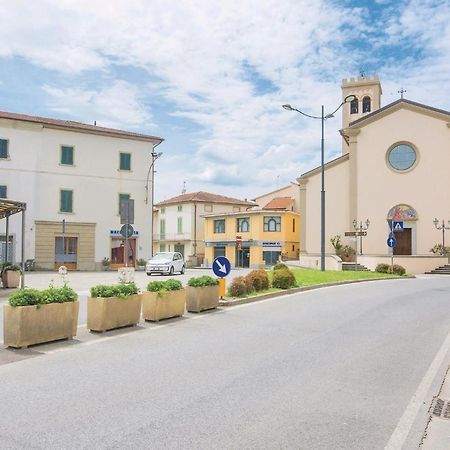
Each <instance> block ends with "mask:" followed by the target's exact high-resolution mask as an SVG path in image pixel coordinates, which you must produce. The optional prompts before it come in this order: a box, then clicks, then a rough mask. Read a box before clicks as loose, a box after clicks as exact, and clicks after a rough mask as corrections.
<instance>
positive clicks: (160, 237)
mask: <svg viewBox="0 0 450 450" xmlns="http://www.w3.org/2000/svg"><path fill="white" fill-rule="evenodd" d="M191 239H192V238H191V233H164V234H154V235H153V240H154V241H190V240H191Z"/></svg>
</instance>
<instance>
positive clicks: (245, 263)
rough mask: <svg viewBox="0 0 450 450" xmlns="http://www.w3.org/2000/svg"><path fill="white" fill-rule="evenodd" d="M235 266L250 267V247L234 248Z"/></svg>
mask: <svg viewBox="0 0 450 450" xmlns="http://www.w3.org/2000/svg"><path fill="white" fill-rule="evenodd" d="M236 267H250V249H249V248H242V249H241V250H236Z"/></svg>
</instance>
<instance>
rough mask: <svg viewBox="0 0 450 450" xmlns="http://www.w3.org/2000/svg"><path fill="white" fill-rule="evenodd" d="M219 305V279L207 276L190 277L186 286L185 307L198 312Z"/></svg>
mask: <svg viewBox="0 0 450 450" xmlns="http://www.w3.org/2000/svg"><path fill="white" fill-rule="evenodd" d="M217 306H219V280H217V279H216V278H212V277H209V276H206V275H205V276H203V277H197V278H191V279H190V280H189V281H188V286H187V287H186V308H187V310H188V311H189V312H200V311H205V310H207V309H213V308H217Z"/></svg>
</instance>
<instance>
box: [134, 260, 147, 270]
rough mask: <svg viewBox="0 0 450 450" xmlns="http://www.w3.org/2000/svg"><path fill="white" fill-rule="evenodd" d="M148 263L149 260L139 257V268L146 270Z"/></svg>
mask: <svg viewBox="0 0 450 450" xmlns="http://www.w3.org/2000/svg"><path fill="white" fill-rule="evenodd" d="M146 264H147V261H146V260H145V259H143V258H139V259H138V260H137V261H136V265H137V270H145V265H146Z"/></svg>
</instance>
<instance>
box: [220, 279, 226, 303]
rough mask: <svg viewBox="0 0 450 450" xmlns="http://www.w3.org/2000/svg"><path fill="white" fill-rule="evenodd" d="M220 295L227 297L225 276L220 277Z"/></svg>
mask: <svg viewBox="0 0 450 450" xmlns="http://www.w3.org/2000/svg"><path fill="white" fill-rule="evenodd" d="M219 296H220V297H221V298H223V297H225V278H219Z"/></svg>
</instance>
